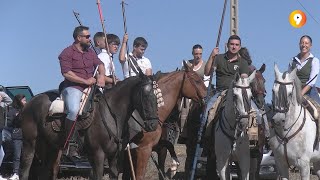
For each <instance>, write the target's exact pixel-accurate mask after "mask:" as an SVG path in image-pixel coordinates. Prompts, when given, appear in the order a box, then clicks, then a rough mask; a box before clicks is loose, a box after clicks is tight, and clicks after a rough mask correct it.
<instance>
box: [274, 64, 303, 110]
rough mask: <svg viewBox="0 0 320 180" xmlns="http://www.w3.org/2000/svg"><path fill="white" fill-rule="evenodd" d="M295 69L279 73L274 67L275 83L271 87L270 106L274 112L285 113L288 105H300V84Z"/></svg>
mask: <svg viewBox="0 0 320 180" xmlns="http://www.w3.org/2000/svg"><path fill="white" fill-rule="evenodd" d="M296 71H297V69H293V70H292V71H286V72H284V73H281V72H280V71H279V69H278V66H277V64H275V65H274V72H275V81H274V84H273V87H272V104H273V109H274V111H275V112H279V113H287V112H288V111H289V108H290V105H297V104H301V98H302V97H301V82H300V80H299V79H298V77H297V75H296Z"/></svg>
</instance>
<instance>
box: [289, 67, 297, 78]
mask: <svg viewBox="0 0 320 180" xmlns="http://www.w3.org/2000/svg"><path fill="white" fill-rule="evenodd" d="M296 74H297V68H294V69H293V70H292V71H291V72H290V75H289V76H290V79H294V78H295V76H296Z"/></svg>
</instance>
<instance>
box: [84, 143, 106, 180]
mask: <svg viewBox="0 0 320 180" xmlns="http://www.w3.org/2000/svg"><path fill="white" fill-rule="evenodd" d="M90 156H91V160H90V162H91V166H92V178H91V179H93V180H102V177H103V169H104V167H103V164H104V159H105V154H104V151H103V150H102V149H101V148H99V149H97V150H95V151H92V152H91V153H90ZM90 156H89V157H90ZM109 163H110V162H109ZM109 167H110V164H109Z"/></svg>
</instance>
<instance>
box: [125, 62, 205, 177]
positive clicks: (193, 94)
mask: <svg viewBox="0 0 320 180" xmlns="http://www.w3.org/2000/svg"><path fill="white" fill-rule="evenodd" d="M184 69H185V70H183V71H175V72H172V73H167V74H164V75H162V77H161V78H160V79H159V80H158V85H159V88H160V89H161V91H162V96H163V99H164V106H161V107H160V108H158V116H159V119H160V125H159V126H158V128H157V129H156V131H153V132H143V134H142V135H141V136H142V137H139V138H134V142H135V143H136V144H137V145H138V147H137V148H135V149H133V150H132V154H133V161H134V165H135V166H134V167H135V168H134V170H135V174H136V179H137V180H142V179H144V175H145V173H146V167H147V164H148V160H149V158H150V156H151V152H152V150H153V148H154V147H155V146H156V145H157V144H158V142H159V139H160V137H161V133H162V128H161V125H162V124H163V123H164V121H165V120H166V119H167V117H168V116H169V114H170V113H171V111H172V109H173V108H174V107H175V106H176V104H177V101H178V99H179V98H181V97H187V98H190V99H192V100H194V101H196V102H202V101H203V98H204V97H205V95H206V92H207V89H206V87H205V85H204V82H203V80H202V78H201V77H200V76H199V75H198V74H197V73H196V72H195V71H193V70H192V68H191V67H189V66H188V65H187V64H186V63H185V62H184ZM128 172H130V170H127V171H124V176H123V178H124V179H129V176H130V175H129V174H128Z"/></svg>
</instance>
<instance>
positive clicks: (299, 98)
mask: <svg viewBox="0 0 320 180" xmlns="http://www.w3.org/2000/svg"><path fill="white" fill-rule="evenodd" d="M291 72H292V71H285V72H284V73H283V74H282V79H285V78H286V76H287V75H290V73H291ZM293 85H294V87H295V93H296V99H297V103H298V104H299V105H300V104H301V103H302V96H301V81H300V79H299V78H298V76H297V74H296V73H294V74H293Z"/></svg>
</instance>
